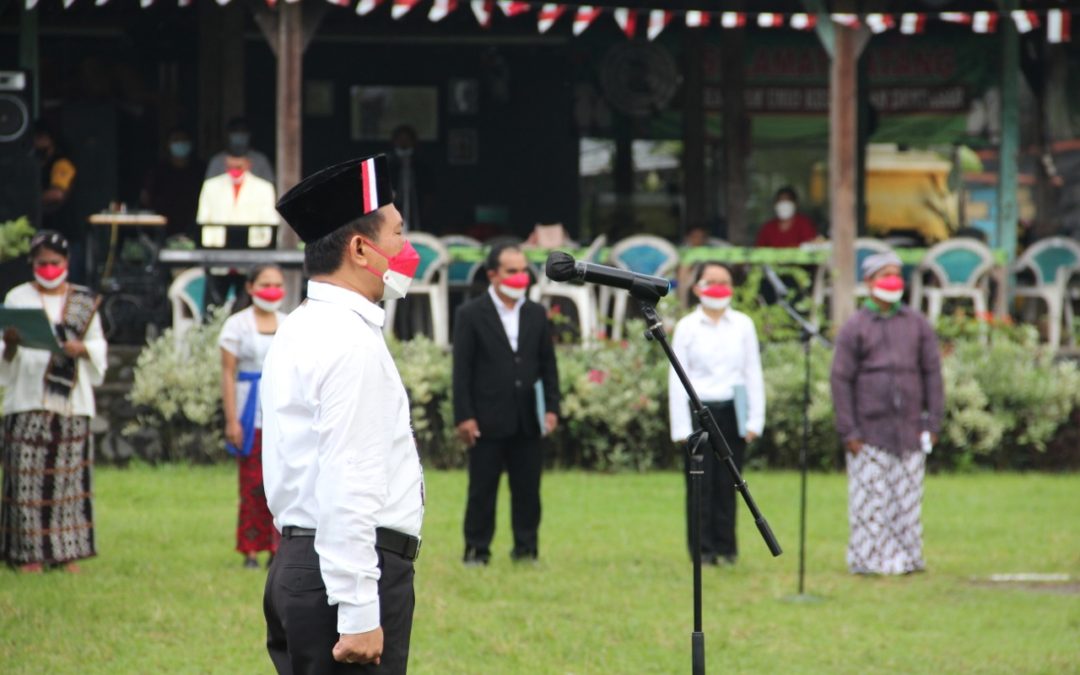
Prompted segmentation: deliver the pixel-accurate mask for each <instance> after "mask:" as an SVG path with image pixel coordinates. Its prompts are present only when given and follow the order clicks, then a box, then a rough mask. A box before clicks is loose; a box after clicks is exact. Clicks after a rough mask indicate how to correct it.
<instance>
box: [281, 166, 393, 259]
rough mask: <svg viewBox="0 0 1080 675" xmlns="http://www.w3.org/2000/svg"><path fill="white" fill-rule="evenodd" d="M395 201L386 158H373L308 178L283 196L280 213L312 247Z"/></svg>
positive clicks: (329, 169)
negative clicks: (342, 227)
mask: <svg viewBox="0 0 1080 675" xmlns="http://www.w3.org/2000/svg"><path fill="white" fill-rule="evenodd" d="M393 198H394V192H393V188H391V186H390V167H389V165H388V164H387V161H386V155H372V156H370V157H359V158H357V159H350V160H349V161H347V162H342V163H341V164H335V165H334V166H331V167H327V168H325V169H323V170H322V171H319V172H316V173H314V174H312V175H310V176H308V177H307V178H305V179H304V180H302V181H300V182H299V183H297V184H296V185H295V186H293V188H292V189H291V190H289V191H288V192H286V193H285V194H284V195H282V197H281V199H279V200H278V203H277V210H278V213H280V214H281V217H282V218H284V219H285V222H287V223H288V224H289V225H290V226H291V227H292V229H294V230H296V233H297V234H298V235H300V238H301V239H303V240H304V242H305V243H311V242H313V241H315V240H316V239H320V238H322V237H324V236H326V235H328V234H330V233H331V232H333V231H334V230H336V229H338V228H339V227H341V226H342V225H345V224H346V223H349V222H351V221H353V220H356V219H357V218H359V217H361V216H366V215H367V214H369V213H371V212H373V211H376V210H378V209H379V208H380V207H382V206H386V205H387V204H390V203H391V202H392V201H393Z"/></svg>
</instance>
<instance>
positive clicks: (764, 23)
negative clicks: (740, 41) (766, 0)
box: [757, 12, 784, 28]
mask: <svg viewBox="0 0 1080 675" xmlns="http://www.w3.org/2000/svg"><path fill="white" fill-rule="evenodd" d="M757 25H758V26H760V27H762V28H779V27H780V26H783V25H784V15H783V14H778V13H776V12H762V13H761V14H758V15H757Z"/></svg>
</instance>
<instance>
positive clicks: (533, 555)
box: [510, 548, 540, 563]
mask: <svg viewBox="0 0 1080 675" xmlns="http://www.w3.org/2000/svg"><path fill="white" fill-rule="evenodd" d="M539 557H540V554H539V553H537V551H536V549H533V548H515V549H514V550H513V551H510V559H511V560H513V561H514V562H516V563H534V562H536V561H537V559H538V558H539Z"/></svg>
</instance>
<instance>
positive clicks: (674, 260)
mask: <svg viewBox="0 0 1080 675" xmlns="http://www.w3.org/2000/svg"><path fill="white" fill-rule="evenodd" d="M608 264H610V265H613V266H615V267H619V268H621V269H625V270H630V271H631V272H637V273H639V274H651V275H653V276H658V277H667V278H668V279H670V278H672V277H673V276H675V270H676V269H677V268H678V266H679V251H678V250H677V249H676V248H675V246H674V245H672V243H671V242H669V241H668V240H666V239H661V238H660V237H654V236H652V235H648V234H641V235H635V236H633V237H627V238H626V239H623V240H622V241H620V242H618V243H617V244H615V245H614V246H612V247H611V254H610V255H609V256H608ZM628 296H629V293H628V292H627V291H621V290H618V289H613V288H610V287H608V286H601V287H600V312H601V316H607V315H608V311H609V309H610V311H611V322H612V323H611V333H610V335H611V338H612V339H615V340H618V339H620V338H622V331H623V323H625V321H626V304H627V298H628Z"/></svg>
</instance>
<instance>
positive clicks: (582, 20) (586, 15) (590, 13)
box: [574, 5, 604, 35]
mask: <svg viewBox="0 0 1080 675" xmlns="http://www.w3.org/2000/svg"><path fill="white" fill-rule="evenodd" d="M603 13H604V10H603V9H600V8H597V7H593V6H592V5H582V6H581V7H578V8H577V12H575V13H574V35H581V34H582V33H584V32H585V29H587V28H588V27H589V26H591V25H592V23H593V21H596V18H597V17H598V16H600V15H601V14H603Z"/></svg>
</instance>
